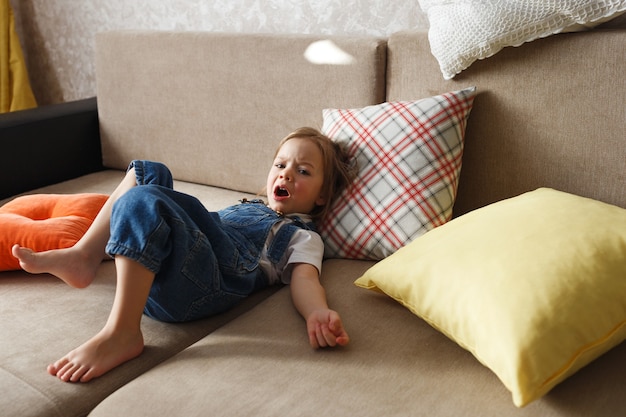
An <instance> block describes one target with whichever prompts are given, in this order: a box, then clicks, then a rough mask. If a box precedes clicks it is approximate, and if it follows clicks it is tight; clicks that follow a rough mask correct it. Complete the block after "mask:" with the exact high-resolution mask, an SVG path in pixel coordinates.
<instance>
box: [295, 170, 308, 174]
mask: <svg viewBox="0 0 626 417" xmlns="http://www.w3.org/2000/svg"><path fill="white" fill-rule="evenodd" d="M298 172H299V173H300V174H302V175H309V171H307V170H306V169H299V170H298Z"/></svg>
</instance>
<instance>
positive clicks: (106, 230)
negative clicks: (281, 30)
mask: <svg viewBox="0 0 626 417" xmlns="http://www.w3.org/2000/svg"><path fill="white" fill-rule="evenodd" d="M351 179H352V173H351V170H350V165H349V164H348V161H347V157H346V155H345V154H344V153H343V151H342V150H341V149H340V148H339V147H338V146H337V145H336V144H335V143H334V142H332V141H331V140H330V139H329V138H327V137H326V136H324V135H322V134H321V133H320V132H318V131H317V130H315V129H311V128H301V129H298V130H296V131H295V132H293V133H291V134H290V135H289V136H287V137H286V138H285V139H283V140H282V141H281V143H280V145H279V147H278V150H277V152H276V155H275V158H274V164H273V166H272V168H271V169H270V172H269V175H268V177H267V196H268V204H267V205H265V204H264V203H262V202H261V201H260V200H252V201H247V200H243V201H242V203H241V204H238V205H235V206H232V207H229V208H227V209H224V210H221V211H219V212H217V213H216V212H209V211H207V210H206V209H205V207H204V206H203V205H202V204H201V203H200V201H199V200H197V199H196V198H195V197H192V196H190V195H187V194H182V193H179V192H177V191H174V190H173V189H172V184H173V180H172V176H171V174H170V172H169V170H168V169H167V168H166V167H165V166H164V165H162V164H159V163H155V162H150V161H133V162H132V163H131V164H130V167H129V169H128V171H127V173H126V176H125V177H124V179H123V180H122V182H121V183H120V185H119V186H118V187H117V188H116V189H115V191H114V192H113V193H112V195H111V197H110V198H109V199H108V201H107V202H106V203H105V205H104V206H103V208H102V210H101V211H100V213H99V214H98V215H97V216H96V218H95V220H94V222H93V224H92V225H91V227H90V228H89V230H88V231H87V232H86V233H85V235H84V236H83V237H82V238H81V239H80V240H79V241H78V242H77V243H76V245H74V246H73V247H72V248H68V249H59V250H52V251H46V252H40V253H35V252H33V251H32V250H30V249H27V248H22V247H20V246H18V245H15V246H14V247H13V255H14V256H15V257H16V258H18V259H19V261H20V265H21V267H22V268H23V269H24V270H26V271H28V272H31V273H41V272H49V273H51V274H53V275H55V276H57V277H59V278H60V279H62V280H63V281H64V282H66V283H67V284H68V285H70V286H73V287H78V288H82V287H86V286H88V285H89V284H90V283H91V282H92V281H93V279H94V277H95V275H96V270H97V268H98V265H99V264H100V262H101V261H102V259H103V258H104V255H105V253H106V254H107V255H109V256H111V257H113V258H114V259H115V268H116V273H117V289H116V293H115V299H114V302H113V307H112V309H111V312H110V315H109V318H108V320H107V322H106V324H105V326H104V327H103V329H102V330H101V331H100V332H99V333H98V334H96V335H95V336H93V337H92V338H91V339H90V340H88V341H87V342H86V343H84V344H83V345H81V346H79V347H78V348H76V349H74V350H72V351H71V352H69V353H68V354H67V355H65V356H64V357H62V358H61V359H59V360H58V361H56V362H54V363H52V364H50V365H49V366H48V372H49V373H50V374H51V375H55V376H57V377H58V378H59V379H61V380H62V381H66V382H67V381H71V382H78V381H80V382H87V381H89V380H91V379H93V378H95V377H98V376H100V375H102V374H104V373H106V372H108V371H109V370H111V369H113V368H115V367H116V366H118V365H120V364H122V363H124V362H126V361H128V360H130V359H132V358H134V357H136V356H138V355H139V354H140V353H141V352H142V351H143V348H144V342H143V335H142V332H141V329H140V322H141V316H142V313H145V314H146V315H148V316H150V317H153V318H155V319H158V320H162V321H167V322H182V321H189V320H195V319H200V318H203V317H207V316H210V315H212V314H216V313H219V312H222V311H225V310H227V309H228V308H230V307H232V306H233V305H234V304H235V303H237V302H238V301H240V300H241V299H242V298H244V297H246V296H247V295H249V294H251V293H252V292H254V291H255V290H258V289H260V288H262V287H265V286H268V285H271V284H275V283H279V282H282V283H285V284H290V289H291V295H292V299H293V303H294V305H295V307H296V309H297V310H298V312H299V313H300V314H301V315H302V316H303V318H304V319H305V320H306V327H307V332H308V337H309V342H310V344H311V346H312V347H313V348H319V347H326V346H336V345H341V346H343V345H346V344H347V343H348V341H349V337H348V334H347V333H346V331H345V329H344V328H343V325H342V322H341V319H340V317H339V314H338V313H337V312H335V311H333V310H331V309H329V307H328V304H327V301H326V295H325V292H324V289H323V287H322V286H321V284H320V281H319V275H320V270H321V264H322V257H323V252H324V251H323V243H322V240H321V238H320V236H319V235H318V234H317V233H316V232H315V231H314V230H313V222H314V221H319V220H320V219H322V218H323V217H324V215H325V212H326V209H327V208H328V207H329V206H330V204H331V202H332V200H333V198H334V197H335V196H337V195H339V192H340V191H341V189H343V188H344V187H346V186H347V185H348V184H349V182H350V181H351Z"/></svg>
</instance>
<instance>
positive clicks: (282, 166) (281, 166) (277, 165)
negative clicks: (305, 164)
mask: <svg viewBox="0 0 626 417" xmlns="http://www.w3.org/2000/svg"><path fill="white" fill-rule="evenodd" d="M274 166H275V167H276V168H284V167H285V164H281V163H280V162H278V163H275V164H274Z"/></svg>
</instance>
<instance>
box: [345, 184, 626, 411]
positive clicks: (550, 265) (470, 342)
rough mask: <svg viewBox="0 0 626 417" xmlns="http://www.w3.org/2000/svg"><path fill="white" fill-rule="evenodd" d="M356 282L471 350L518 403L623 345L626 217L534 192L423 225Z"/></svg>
mask: <svg viewBox="0 0 626 417" xmlns="http://www.w3.org/2000/svg"><path fill="white" fill-rule="evenodd" d="M355 284H356V285H358V286H360V287H363V288H368V289H373V290H379V291H382V292H384V293H386V294H387V295H389V296H391V297H392V298H394V299H395V300H396V301H398V302H400V303H401V304H403V305H404V306H406V307H407V308H408V309H410V310H411V311H412V312H413V313H415V314H416V315H418V316H420V317H421V318H423V319H424V320H426V321H427V322H428V323H430V324H431V325H432V326H433V327H435V328H436V329H438V330H439V331H441V332H443V333H444V334H445V335H447V336H448V337H449V338H451V339H452V340H454V341H456V342H457V343H458V344H459V345H460V346H462V347H464V348H465V349H467V350H469V351H470V352H472V354H473V355H474V356H475V357H476V358H477V359H478V360H479V361H480V362H481V363H483V364H484V365H485V366H487V367H488V368H490V369H491V370H492V371H493V372H494V373H495V374H496V375H497V376H498V378H500V380H501V381H502V382H503V383H504V385H505V386H506V387H507V388H508V389H509V390H510V391H511V393H512V395H513V402H514V403H515V405H516V406H518V407H523V406H524V405H526V404H528V403H530V402H531V401H533V400H535V399H537V398H539V397H541V396H543V395H544V394H546V393H547V392H548V391H549V390H551V389H552V388H553V387H554V386H555V385H557V384H558V383H560V382H561V381H563V380H564V379H566V378H567V377H569V376H570V375H572V374H573V373H574V372H576V371H577V370H578V369H580V368H582V367H583V366H585V365H586V364H588V363H589V362H591V361H592V360H594V359H595V358H597V357H598V356H600V355H602V354H603V353H605V352H606V351H608V350H609V349H611V348H612V347H614V346H616V345H618V344H619V343H620V342H622V341H623V340H624V339H626V210H624V209H622V208H619V207H616V206H612V205H609V204H606V203H602V202H599V201H595V200H591V199H587V198H583V197H578V196H574V195H571V194H567V193H563V192H560V191H555V190H551V189H546V188H542V189H538V190H536V191H533V192H529V193H526V194H523V195H521V196H518V197H514V198H511V199H508V200H504V201H501V202H498V203H495V204H492V205H490V206H487V207H484V208H481V209H479V210H476V211H474V212H471V213H468V214H466V215H464V216H462V217H459V218H457V219H454V220H452V221H451V222H449V223H447V224H445V225H443V226H440V227H438V228H436V229H433V230H431V231H430V232H428V233H426V234H425V235H423V236H422V237H420V238H418V239H416V240H415V241H413V242H412V243H410V244H409V245H407V246H405V247H404V248H402V249H400V250H399V251H397V252H396V253H395V254H393V255H392V256H390V257H389V258H387V259H385V260H383V261H381V262H379V263H378V264H376V265H374V266H373V267H372V268H371V269H370V270H368V271H367V272H366V273H365V274H364V275H363V276H362V277H360V278H359V279H358V280H357V281H356V282H355ZM616 366H618V364H616ZM619 366H621V365H619Z"/></svg>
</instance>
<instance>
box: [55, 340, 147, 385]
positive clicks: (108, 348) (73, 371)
mask: <svg viewBox="0 0 626 417" xmlns="http://www.w3.org/2000/svg"><path fill="white" fill-rule="evenodd" d="M143 347H144V343H143V336H142V334H141V331H139V332H130V333H127V332H115V331H109V330H107V329H106V328H105V329H102V330H101V331H100V333H98V334H97V335H95V336H94V337H92V338H91V339H90V340H88V341H87V342H85V343H84V344H82V345H81V346H79V347H78V348H76V349H74V350H73V351H71V352H70V353H68V354H67V355H65V356H64V357H63V358H61V359H59V360H58V361H56V362H54V363H52V364H50V365H48V373H49V374H50V375H53V376H56V377H57V378H59V379H60V380H61V381H64V382H88V381H90V380H92V379H93V378H96V377H99V376H101V375H103V374H104V373H106V372H108V371H110V370H111V369H113V368H115V367H117V366H119V365H121V364H122V363H124V362H127V361H129V360H131V359H133V358H135V357H137V356H139V355H140V354H141V352H142V351H143Z"/></svg>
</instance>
